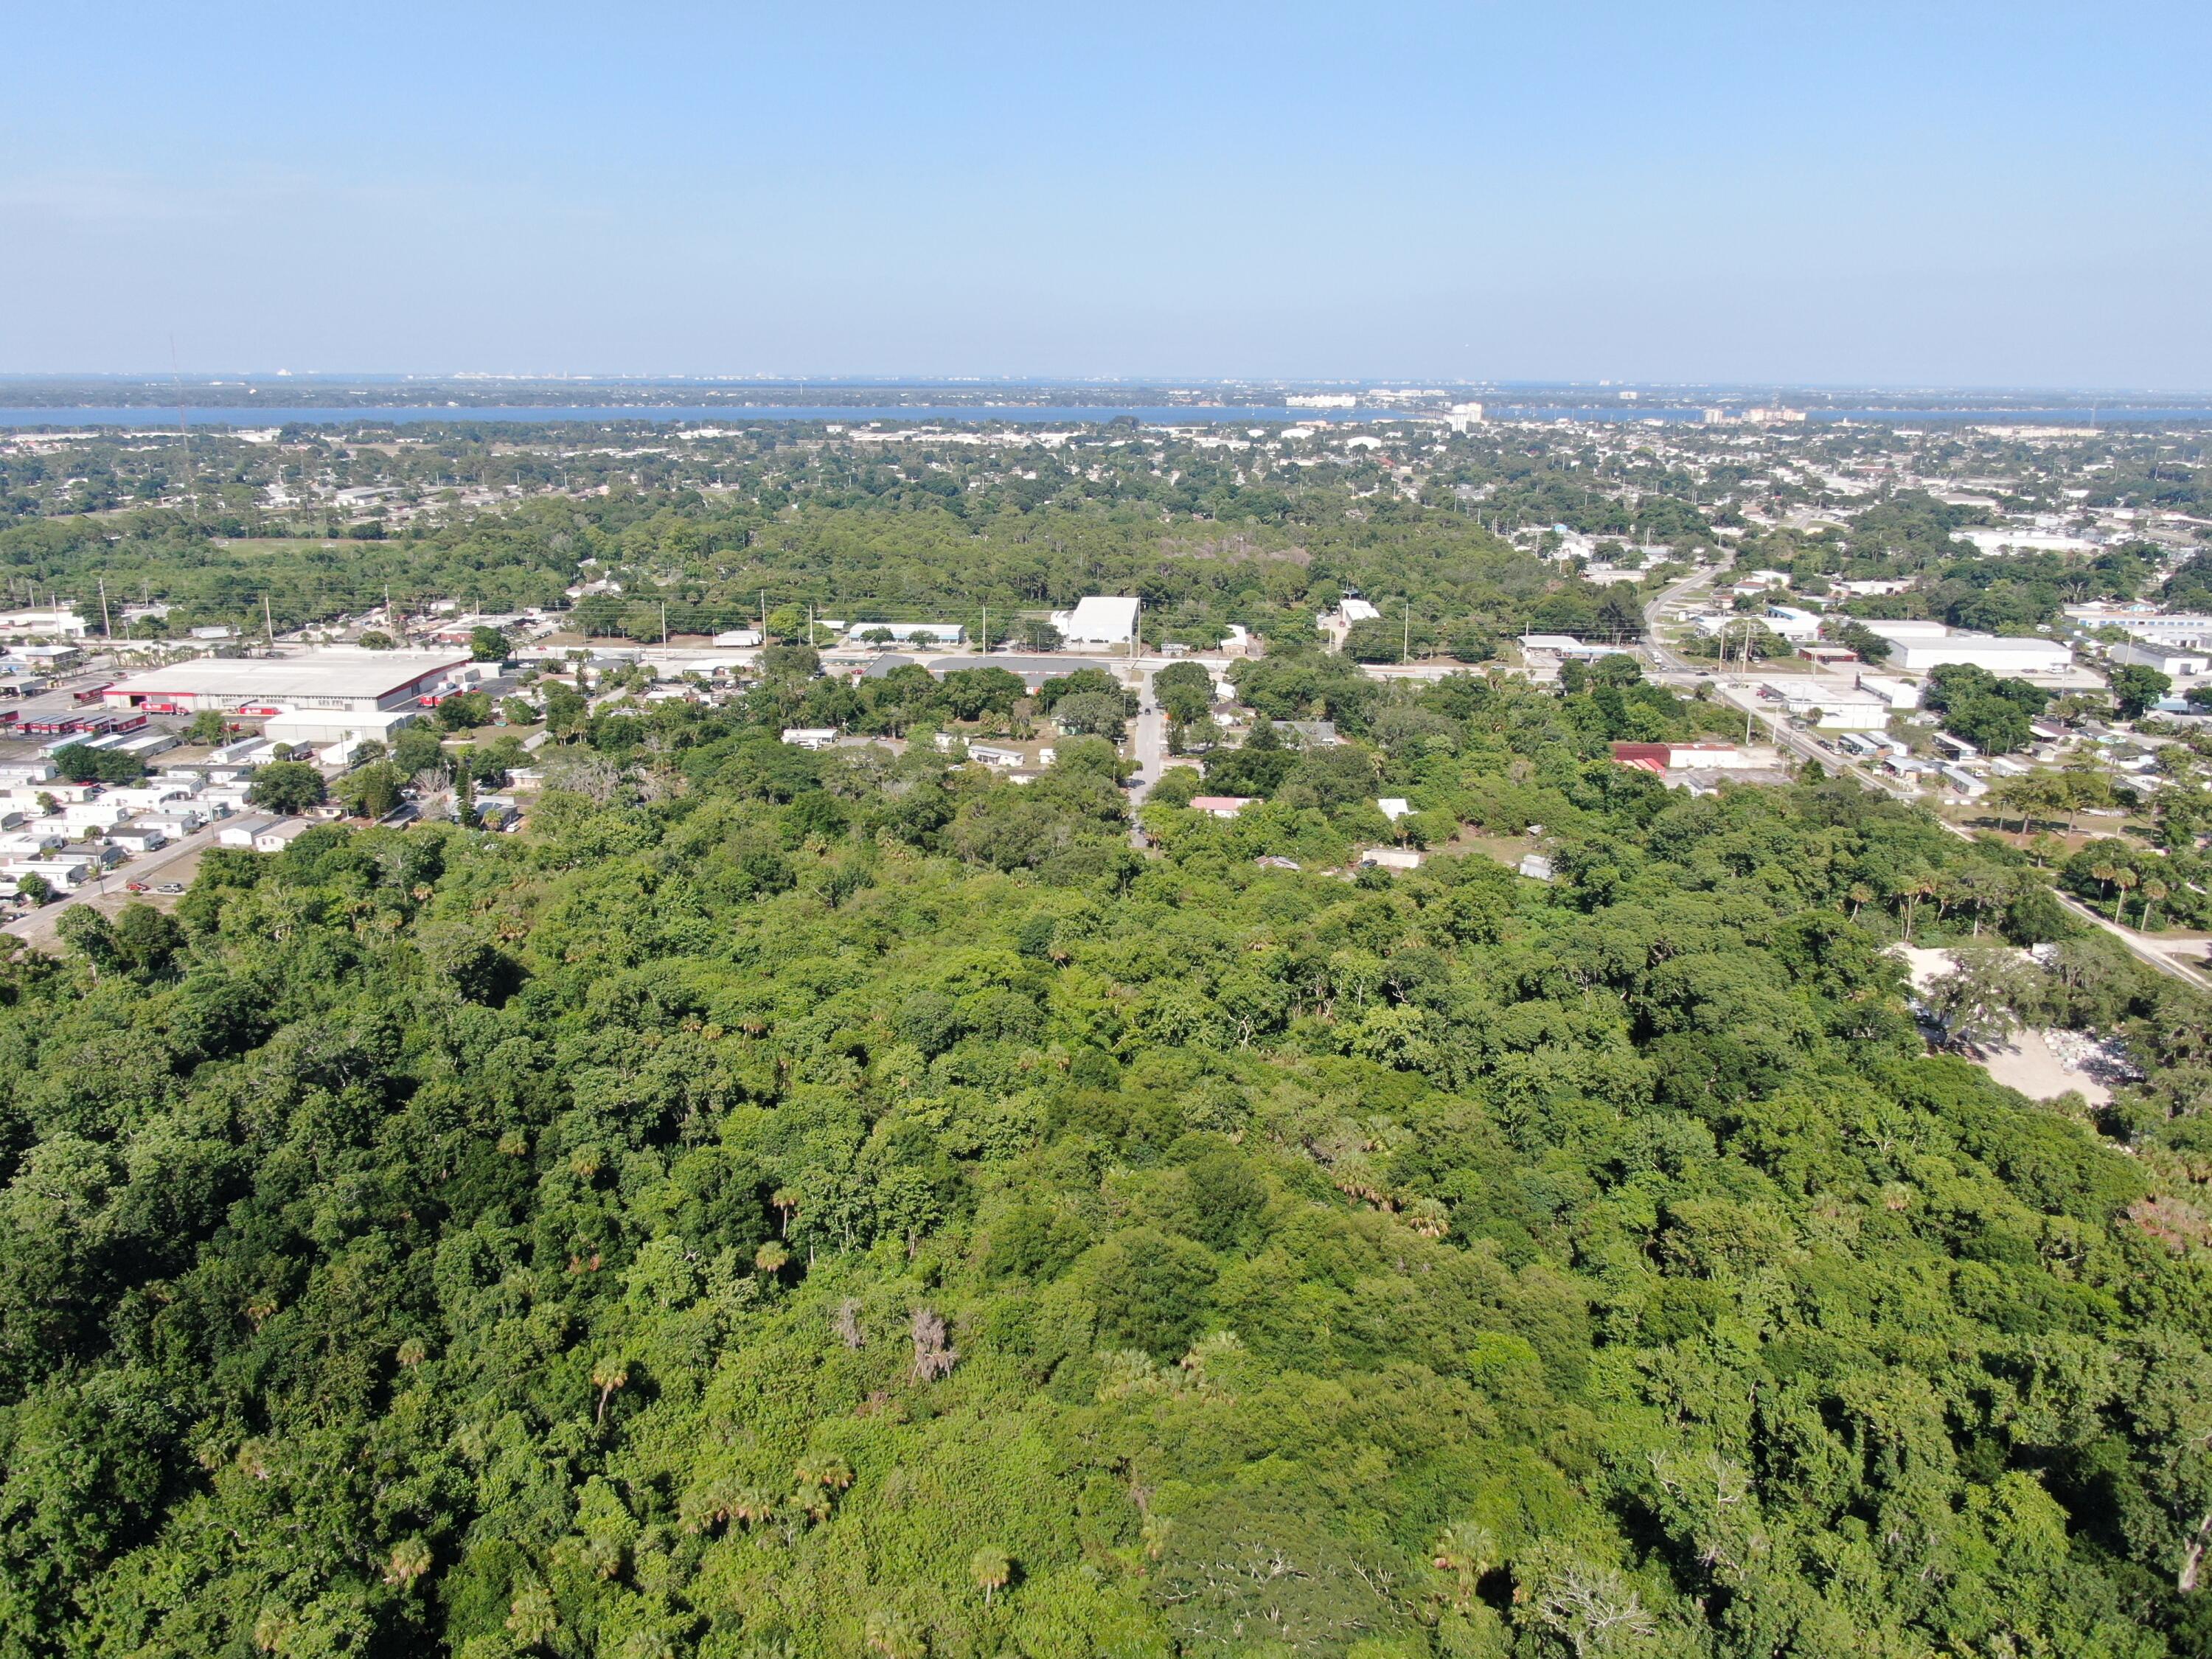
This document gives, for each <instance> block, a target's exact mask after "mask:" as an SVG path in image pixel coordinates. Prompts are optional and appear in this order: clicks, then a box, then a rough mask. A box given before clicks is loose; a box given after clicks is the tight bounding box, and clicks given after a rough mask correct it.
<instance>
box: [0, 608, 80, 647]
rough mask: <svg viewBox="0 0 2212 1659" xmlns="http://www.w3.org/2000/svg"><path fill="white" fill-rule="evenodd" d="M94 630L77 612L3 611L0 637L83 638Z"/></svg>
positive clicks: (47, 610)
mask: <svg viewBox="0 0 2212 1659" xmlns="http://www.w3.org/2000/svg"><path fill="white" fill-rule="evenodd" d="M91 631H92V625H91V624H90V623H88V622H86V621H85V619H84V618H83V617H80V616H78V615H77V614H76V611H64V610H62V609H60V608H58V607H54V606H49V607H48V608H46V609H45V610H40V611H0V640H81V639H82V638H83V637H84V636H85V635H87V634H88V633H90V632H91Z"/></svg>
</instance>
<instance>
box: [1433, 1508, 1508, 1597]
mask: <svg viewBox="0 0 2212 1659" xmlns="http://www.w3.org/2000/svg"><path fill="white" fill-rule="evenodd" d="M1429 1554H1430V1559H1431V1561H1432V1562H1434V1564H1435V1565H1436V1569H1437V1571H1438V1572H1448V1573H1449V1574H1451V1575H1452V1578H1453V1581H1454V1584H1453V1592H1454V1593H1453V1595H1452V1605H1453V1606H1454V1607H1458V1608H1460V1609H1461V1610H1462V1611H1465V1610H1466V1609H1467V1608H1468V1607H1473V1606H1474V1596H1475V1586H1476V1585H1478V1584H1479V1583H1481V1582H1482V1576H1483V1574H1485V1573H1486V1572H1488V1571H1490V1570H1491V1569H1492V1567H1494V1566H1496V1565H1498V1538H1497V1535H1496V1534H1493V1533H1492V1531H1491V1530H1490V1528H1487V1527H1479V1526H1477V1525H1475V1523H1474V1522H1472V1521H1455V1522H1452V1523H1451V1525H1449V1526H1448V1527H1446V1528H1444V1529H1443V1531H1442V1532H1440V1533H1438V1534H1437V1541H1436V1543H1435V1545H1434V1546H1433V1547H1431V1550H1430V1552H1429Z"/></svg>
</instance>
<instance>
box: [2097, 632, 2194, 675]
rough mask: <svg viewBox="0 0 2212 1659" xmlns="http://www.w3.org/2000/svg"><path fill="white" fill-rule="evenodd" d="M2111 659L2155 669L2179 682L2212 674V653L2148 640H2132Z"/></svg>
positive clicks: (2115, 650) (2113, 650)
mask: <svg viewBox="0 0 2212 1659" xmlns="http://www.w3.org/2000/svg"><path fill="white" fill-rule="evenodd" d="M2111 655H2112V660H2113V661H2114V662H2118V663H2132V664H2134V665H2136V666H2138V667H2142V668H2155V669H2156V670H2158V671H2159V672H2160V673H2161V674H2165V675H2167V676H2169V677H2170V678H2173V679H2177V680H2187V679H2194V678H2197V676H2198V675H2199V674H2203V673H2206V672H2208V671H2212V653H2207V652H2205V651H2203V650H2202V649H2200V648H2198V647H2195V646H2189V645H2160V644H2154V643H2153V642H2152V641H2148V640H2130V641H2128V642H2127V643H2126V644H2125V645H2116V646H2114V647H2112V653H2111Z"/></svg>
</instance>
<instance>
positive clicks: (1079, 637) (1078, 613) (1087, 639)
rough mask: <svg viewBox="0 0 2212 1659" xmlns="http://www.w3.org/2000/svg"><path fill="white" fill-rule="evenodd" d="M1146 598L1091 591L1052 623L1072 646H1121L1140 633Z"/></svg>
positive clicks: (1057, 615)
mask: <svg viewBox="0 0 2212 1659" xmlns="http://www.w3.org/2000/svg"><path fill="white" fill-rule="evenodd" d="M1144 603H1145V602H1144V601H1143V600H1142V599H1130V598H1126V597H1112V598H1103V597H1101V596H1099V595H1097V594H1095V593H1094V594H1090V595H1087V596H1086V597H1085V598H1083V599H1079V600H1077V601H1076V605H1075V609H1074V610H1073V611H1054V612H1053V613H1052V625H1053V626H1054V628H1056V629H1059V630H1060V637H1061V638H1062V639H1064V640H1066V641H1067V642H1068V643H1069V644H1070V645H1121V644H1125V643H1127V641H1130V640H1133V639H1134V638H1136V636H1137V619H1138V617H1139V615H1140V614H1141V613H1142V611H1143V610H1144Z"/></svg>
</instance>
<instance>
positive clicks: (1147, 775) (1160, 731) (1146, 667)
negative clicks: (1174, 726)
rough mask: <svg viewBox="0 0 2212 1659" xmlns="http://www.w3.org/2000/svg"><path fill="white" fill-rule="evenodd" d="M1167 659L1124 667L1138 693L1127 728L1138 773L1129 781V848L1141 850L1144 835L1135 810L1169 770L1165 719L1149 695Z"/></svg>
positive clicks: (1145, 660) (1149, 659)
mask: <svg viewBox="0 0 2212 1659" xmlns="http://www.w3.org/2000/svg"><path fill="white" fill-rule="evenodd" d="M1169 661H1170V659H1168V658H1164V657H1161V658H1152V657H1139V659H1137V660H1136V661H1135V662H1134V663H1130V664H1126V665H1124V677H1125V680H1126V679H1127V677H1128V676H1129V675H1131V674H1133V676H1134V678H1135V686H1134V689H1135V690H1136V693H1137V719H1136V722H1135V724H1134V725H1133V726H1132V727H1131V728H1130V733H1129V735H1130V738H1131V745H1130V746H1131V747H1132V748H1133V750H1135V751H1136V759H1137V769H1136V772H1135V773H1134V775H1133V776H1132V777H1131V779H1130V781H1129V844H1130V845H1131V846H1133V847H1142V846H1143V845H1144V844H1145V832H1144V830H1143V829H1141V828H1139V825H1138V823H1137V816H1136V815H1137V809H1138V808H1139V807H1140V806H1142V805H1144V804H1145V798H1146V796H1147V795H1149V794H1151V793H1152V786H1153V785H1154V784H1156V783H1158V781H1160V775H1161V774H1162V773H1164V772H1165V771H1166V770H1167V768H1168V717H1167V714H1166V713H1165V712H1164V710H1162V708H1160V705H1159V700H1158V698H1157V697H1155V696H1153V695H1152V676H1153V675H1155V674H1157V673H1158V672H1159V671H1160V670H1161V669H1163V668H1164V667H1166V666H1167V665H1168V663H1169Z"/></svg>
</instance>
